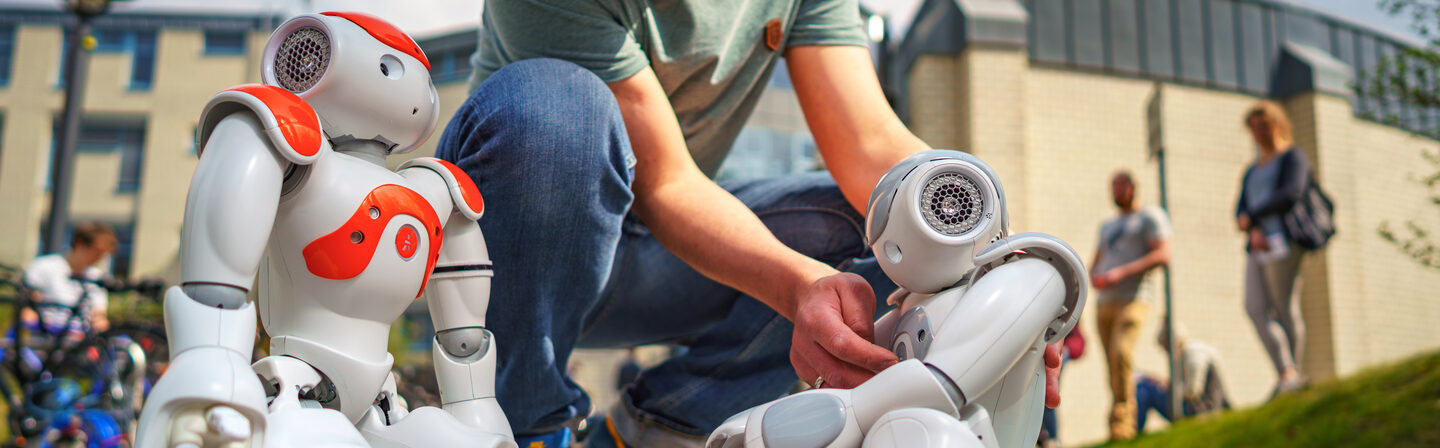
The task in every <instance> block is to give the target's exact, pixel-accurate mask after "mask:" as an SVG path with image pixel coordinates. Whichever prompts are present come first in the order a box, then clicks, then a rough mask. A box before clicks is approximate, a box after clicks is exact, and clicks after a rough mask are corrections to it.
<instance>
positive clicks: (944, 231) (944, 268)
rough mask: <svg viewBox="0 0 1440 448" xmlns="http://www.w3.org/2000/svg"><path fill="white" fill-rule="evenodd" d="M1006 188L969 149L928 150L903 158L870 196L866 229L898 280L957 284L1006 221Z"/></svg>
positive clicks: (922, 287) (910, 285) (914, 285)
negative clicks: (964, 151) (965, 151)
mask: <svg viewBox="0 0 1440 448" xmlns="http://www.w3.org/2000/svg"><path fill="white" fill-rule="evenodd" d="M1004 197H1005V196H1004V192H1003V191H1002V190H1001V187H1000V182H999V179H998V178H997V177H996V176H995V174H994V171H992V170H991V169H990V167H989V166H987V165H985V163H984V162H981V161H980V159H977V158H975V157H974V156H971V155H969V154H965V153H961V152H958V151H950V150H935V151H926V152H923V153H920V154H916V155H914V156H911V157H910V158H908V159H906V160H904V161H902V162H900V164H898V165H896V166H895V167H894V168H891V170H890V171H889V172H887V173H885V176H884V177H882V178H881V179H880V183H879V185H877V186H876V187H875V191H874V192H873V193H872V194H871V197H870V207H869V208H870V210H869V213H867V222H866V234H867V237H868V240H869V243H870V247H871V249H872V250H873V251H874V252H875V256H876V258H877V259H878V260H879V262H880V267H881V268H882V269H884V270H885V274H886V275H888V276H889V277H890V278H891V279H892V280H894V281H895V282H896V284H898V285H900V286H902V287H904V288H905V289H906V290H909V291H912V292H918V293H934V292H938V291H940V290H942V289H944V288H947V287H950V286H952V285H955V284H956V283H959V282H960V281H961V279H963V278H964V276H965V274H966V273H967V272H969V271H970V270H971V269H972V268H974V261H973V260H974V255H975V254H976V253H978V252H979V251H980V250H981V249H984V248H985V247H986V246H988V245H990V243H993V242H994V241H996V240H998V239H999V238H1000V237H1002V236H1003V235H1004V234H1005V232H1006V228H1007V227H1008V217H1007V214H1006V211H1005V201H1004Z"/></svg>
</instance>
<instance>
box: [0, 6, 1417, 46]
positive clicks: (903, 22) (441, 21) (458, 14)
mask: <svg viewBox="0 0 1440 448" xmlns="http://www.w3.org/2000/svg"><path fill="white" fill-rule="evenodd" d="M859 1H860V4H862V5H865V7H867V8H869V9H870V10H872V11H875V12H878V13H882V14H885V15H887V16H889V17H890V21H889V22H890V28H891V31H892V33H893V34H894V35H897V36H903V35H904V31H905V29H906V28H907V27H908V26H909V24H910V20H911V19H912V18H913V17H914V14H915V10H916V9H917V8H919V7H920V3H921V0H859ZM1274 1H1280V2H1285V3H1291V4H1295V5H1299V6H1302V7H1306V8H1311V9H1315V10H1319V11H1322V12H1326V13H1329V14H1331V15H1332V16H1334V17H1341V18H1345V19H1348V20H1350V21H1353V22H1357V23H1360V24H1363V25H1367V26H1370V27H1373V28H1377V29H1380V30H1384V31H1387V32H1388V33H1389V34H1391V35H1394V36H1395V37H1397V38H1401V39H1405V40H1409V41H1412V42H1421V41H1422V40H1421V39H1420V37H1419V36H1418V35H1416V34H1415V33H1414V32H1413V31H1411V30H1410V23H1409V21H1408V20H1407V19H1404V18H1396V17H1391V16H1388V15H1386V14H1385V13H1383V12H1381V11H1380V10H1379V8H1377V7H1376V4H1377V3H1378V0H1274ZM58 3H60V0H0V5H13V4H25V5H55V4H58ZM482 4H483V1H482V0H411V1H396V0H224V1H223V2H216V1H214V0H130V1H127V2H126V3H124V4H121V5H123V6H118V7H123V8H175V7H180V8H184V9H192V10H193V9H202V10H212V11H215V10H218V11H221V12H223V11H224V10H227V9H228V10H238V11H254V10H256V9H274V10H280V11H284V12H285V13H287V14H294V13H300V12H308V11H324V10H333V9H349V10H358V11H363V12H369V13H372V14H376V15H379V16H382V17H385V18H386V19H388V20H390V21H391V22H393V23H395V25H396V26H399V27H400V28H401V29H404V30H405V31H407V32H409V33H411V34H413V35H417V36H427V35H435V34H441V33H444V32H446V31H451V30H457V29H463V28H467V27H472V26H475V24H476V23H477V22H479V17H480V8H481V5H482ZM420 5H424V6H423V7H421V6H420Z"/></svg>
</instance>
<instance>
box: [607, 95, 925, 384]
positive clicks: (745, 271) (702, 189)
mask: <svg viewBox="0 0 1440 448" xmlns="http://www.w3.org/2000/svg"><path fill="white" fill-rule="evenodd" d="M610 89H611V91H613V92H614V93H615V99H616V101H617V102H618V103H619V106H620V113H621V115H622V116H623V117H624V120H625V128H626V131H627V133H628V134H629V136H630V144H631V146H632V147H633V148H634V151H635V156H636V158H637V159H638V163H637V164H636V166H635V181H634V185H633V188H634V191H635V204H634V210H635V213H636V214H637V215H639V217H640V218H641V219H642V220H643V221H644V222H645V224H646V225H647V226H649V227H650V229H651V230H652V231H653V232H654V234H655V237H656V238H657V239H658V240H659V241H660V242H661V243H662V244H664V245H665V247H666V248H667V249H669V250H670V251H671V252H674V253H675V255H677V256H678V257H680V259H682V260H684V261H685V262H686V263H688V264H690V266H692V267H694V268H695V269H696V270H698V271H700V273H702V274H705V276H707V277H710V278H712V279H715V280H716V281H719V282H721V283H724V284H726V285H729V286H731V287H734V288H736V289H738V290H740V291H742V292H745V293H746V294H749V295H751V296H753V297H755V298H757V299H759V300H760V301H762V302H764V303H765V304H766V305H769V306H770V307H771V308H774V309H775V310H776V311H777V312H779V313H780V314H781V315H783V316H785V317H786V318H789V319H790V320H791V321H793V322H795V323H796V337H797V340H796V341H793V344H794V345H796V346H806V347H815V348H819V349H822V350H823V351H824V352H825V353H828V354H829V355H830V356H831V357H830V358H828V359H825V360H824V361H817V360H810V363H808V364H807V365H800V364H802V363H797V365H796V368H797V373H799V374H800V375H801V379H802V380H804V381H807V382H810V381H814V380H815V378H814V376H823V377H824V378H825V380H826V382H827V383H830V384H835V385H837V386H842V387H850V386H854V385H857V384H859V383H860V382H862V381H864V380H866V379H868V378H869V377H870V376H871V375H873V372H874V371H877V370H880V369H883V368H884V367H887V366H888V365H890V364H893V363H894V362H895V361H896V358H895V355H894V354H893V353H890V352H889V351H888V350H885V349H882V348H880V347H878V346H875V345H874V344H871V343H870V342H869V341H868V340H867V339H868V338H870V337H871V336H870V332H871V331H873V330H871V327H872V326H871V322H870V319H871V318H872V317H873V316H872V315H873V312H874V306H875V304H874V292H873V291H871V290H870V288H869V285H867V284H866V283H865V282H864V280H863V279H861V278H860V277H859V276H855V275H853V274H840V273H838V272H837V271H835V270H834V269H832V268H831V267H830V266H827V265H825V264H824V263H821V262H819V261H816V260H813V259H811V258H809V257H806V256H804V255H802V254H800V253H798V252H795V251H794V250H791V249H790V248H788V247H786V246H785V245H784V244H782V243H780V241H779V240H777V239H776V238H775V236H774V235H773V234H771V233H770V231H769V229H767V228H766V227H765V225H764V224H763V223H761V222H760V219H759V218H758V217H756V216H755V214H754V212H752V211H750V209H749V208H747V207H746V206H745V205H744V204H743V203H741V202H740V200H739V199H736V198H735V197H734V196H732V195H730V193H729V192H726V191H725V190H724V189H721V188H720V186H719V185H716V184H715V182H714V181H712V180H710V178H708V177H706V176H705V174H704V173H703V172H701V171H700V169H699V168H698V167H697V166H696V165H695V162H694V159H692V158H691V157H690V153H689V151H688V150H687V149H686V146H685V139H684V137H683V134H682V133H681V130H680V125H679V123H678V122H677V121H676V119H675V111H674V109H673V108H672V107H671V105H670V100H669V99H668V97H666V95H665V91H664V89H663V88H661V86H660V82H659V80H658V79H656V77H655V73H654V72H653V71H651V70H650V69H649V68H645V69H643V70H641V71H640V72H639V73H637V74H636V75H634V76H631V77H630V78H627V79H625V80H622V81H618V82H614V83H611V84H610ZM886 168H888V166H887V167H886ZM866 193H867V194H868V190H867V191H866ZM680 300H683V298H680ZM807 302H814V303H815V304H814V305H810V306H806V304H807ZM793 358H794V357H793V356H792V360H793ZM815 364H820V365H815Z"/></svg>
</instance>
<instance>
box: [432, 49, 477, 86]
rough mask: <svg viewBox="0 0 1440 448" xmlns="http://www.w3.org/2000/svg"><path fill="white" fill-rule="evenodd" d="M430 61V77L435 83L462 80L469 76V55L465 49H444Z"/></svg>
mask: <svg viewBox="0 0 1440 448" xmlns="http://www.w3.org/2000/svg"><path fill="white" fill-rule="evenodd" d="M437 56H439V57H438V58H436V59H434V60H432V61H431V70H430V79H432V80H434V81H435V83H436V84H445V83H449V82H455V81H464V80H465V79H466V78H469V77H470V57H469V52H467V51H446V52H442V53H440V54H438V55H437Z"/></svg>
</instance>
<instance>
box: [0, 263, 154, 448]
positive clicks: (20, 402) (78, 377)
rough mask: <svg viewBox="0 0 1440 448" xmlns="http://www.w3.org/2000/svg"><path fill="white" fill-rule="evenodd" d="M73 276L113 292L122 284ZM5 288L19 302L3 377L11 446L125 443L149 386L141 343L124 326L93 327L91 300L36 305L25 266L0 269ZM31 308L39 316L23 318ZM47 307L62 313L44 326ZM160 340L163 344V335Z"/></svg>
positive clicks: (105, 447)
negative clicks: (127, 333)
mask: <svg viewBox="0 0 1440 448" xmlns="http://www.w3.org/2000/svg"><path fill="white" fill-rule="evenodd" d="M74 280H77V281H81V282H85V283H94V284H95V285H96V286H100V287H101V288H104V289H106V290H109V291H123V290H124V287H125V285H119V284H103V283H96V282H89V281H87V280H83V279H74ZM0 285H4V286H7V287H9V288H10V289H12V290H13V291H14V295H13V296H12V297H11V298H10V299H8V300H6V301H8V302H10V303H11V304H12V305H13V307H14V309H13V311H14V313H13V317H14V319H13V322H12V324H11V329H10V332H9V333H8V334H7V341H6V342H7V344H5V347H4V348H3V350H4V362H3V365H4V369H3V371H4V372H5V373H6V374H7V375H8V376H9V377H10V378H8V379H7V381H0V386H3V387H0V393H3V395H4V396H5V399H6V402H7V403H8V404H9V405H10V412H9V416H8V419H7V421H8V423H9V426H10V429H11V432H12V436H14V437H13V440H12V443H13V444H14V445H15V446H39V447H50V446H84V447H87V448H112V447H128V446H129V445H130V439H131V435H133V433H134V428H135V425H136V423H137V420H138V416H139V412H140V409H141V403H142V400H143V396H144V394H145V392H147V391H148V383H147V379H148V378H147V375H146V372H147V370H148V369H147V356H146V353H145V351H144V350H143V348H142V347H141V345H140V344H138V343H136V341H135V340H134V339H132V338H131V337H130V336H129V335H126V334H124V331H126V329H122V328H116V329H111V330H107V331H106V332H100V333H97V332H94V331H92V330H93V329H92V328H91V327H90V324H89V319H88V315H89V314H88V300H83V298H82V300H78V301H77V303H76V305H74V306H66V305H58V304H47V303H39V302H38V301H36V300H35V295H34V294H33V293H32V292H31V289H30V288H29V287H28V286H27V285H26V284H25V282H24V281H23V271H22V270H19V269H15V268H11V267H0ZM27 310H29V311H30V312H31V313H28V314H33V315H34V316H35V317H36V319H35V320H33V321H32V320H29V319H24V318H22V316H26V315H27V312H26V311H27ZM46 312H49V314H51V315H52V316H53V315H55V314H56V313H64V315H65V318H64V319H63V321H61V322H60V323H56V322H55V319H53V318H52V319H49V320H50V321H51V322H48V323H47V322H45V321H46V320H47V319H40V318H39V317H40V316H43V315H44V314H46ZM144 333H145V334H147V335H149V333H150V332H149V331H148V330H147V331H145V332H144ZM147 337H149V336H147ZM159 339H160V340H161V341H163V339H164V336H163V333H161V334H160V335H159ZM160 348H161V349H162V350H163V349H164V347H163V345H162V346H161V347H160ZM12 386H13V387H12Z"/></svg>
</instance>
